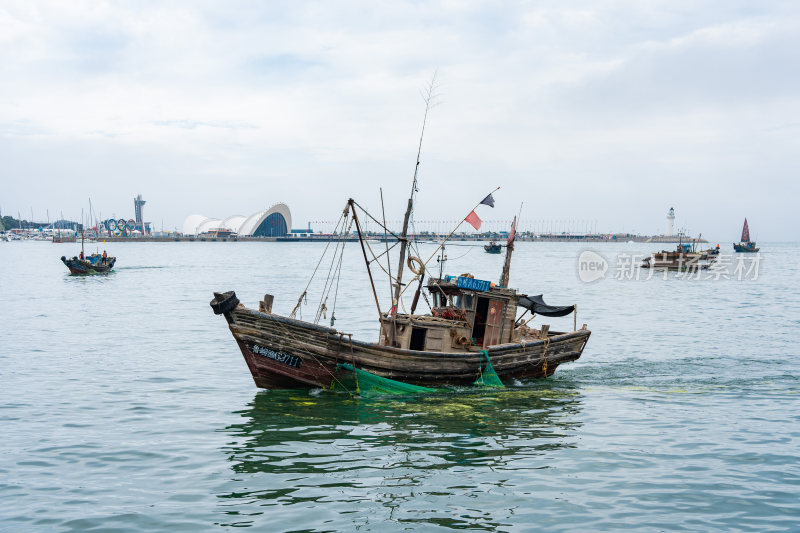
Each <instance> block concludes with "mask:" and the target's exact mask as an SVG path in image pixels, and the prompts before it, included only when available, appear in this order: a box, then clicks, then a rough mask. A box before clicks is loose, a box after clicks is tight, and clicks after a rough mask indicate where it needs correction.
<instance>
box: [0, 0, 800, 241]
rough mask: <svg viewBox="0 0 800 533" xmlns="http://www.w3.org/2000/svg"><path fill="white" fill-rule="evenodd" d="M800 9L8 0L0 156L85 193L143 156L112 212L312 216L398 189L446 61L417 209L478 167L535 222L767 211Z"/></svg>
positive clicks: (10, 171)
mask: <svg viewBox="0 0 800 533" xmlns="http://www.w3.org/2000/svg"><path fill="white" fill-rule="evenodd" d="M799 22H800V14H798V10H797V9H796V8H794V6H793V4H791V3H782V2H760V3H758V4H754V3H752V2H738V1H733V2H722V1H719V2H711V3H707V4H703V5H697V4H696V3H694V2H675V1H672V2H648V3H641V2H634V1H629V2H618V1H616V2H611V1H599V2H597V1H595V2H588V1H586V2H577V3H572V4H571V5H570V6H568V7H565V6H563V4H562V3H560V2H541V3H537V4H535V5H532V4H529V3H525V2H519V3H507V4H505V5H504V8H503V9H502V10H499V9H497V7H496V5H492V4H490V3H485V2H478V1H475V2H450V1H442V2H393V3H390V4H380V5H379V4H374V3H369V2H340V3H335V4H333V3H311V2H286V3H277V2H270V3H264V4H260V3H252V2H226V3H224V4H216V3H203V2H200V3H192V4H186V3H181V2H160V3H155V4H138V3H132V4H127V3H117V2H92V3H86V4H80V3H77V4H76V3H66V4H64V3H60V2H18V3H14V2H10V3H9V2H7V3H5V4H4V7H3V8H2V9H0V44H2V46H0V116H2V117H3V122H2V123H0V138H2V139H4V143H5V144H6V147H7V149H6V156H8V158H7V159H5V161H6V162H7V167H6V170H5V171H4V172H5V175H6V177H9V176H12V175H13V176H16V177H17V179H16V180H15V182H14V183H25V180H20V179H19V177H20V176H31V175H33V174H35V175H36V178H37V179H38V180H42V181H44V182H46V183H47V184H48V187H46V188H47V189H51V190H53V191H58V190H59V189H60V188H61V187H63V186H64V185H63V183H69V188H71V189H75V188H79V189H80V188H84V189H86V191H87V192H90V191H91V190H95V189H96V188H97V187H98V183H103V180H102V179H101V178H102V177H104V176H105V175H107V174H108V172H109V166H113V161H114V158H115V154H117V157H118V159H119V160H120V161H130V160H137V157H144V158H147V159H146V160H145V161H138V163H137V164H136V165H134V166H133V167H129V168H128V169H126V175H129V178H128V181H129V182H132V183H136V184H137V185H138V186H139V187H141V186H143V185H147V186H148V187H150V189H149V190H140V189H139V188H137V189H136V191H130V192H129V193H126V194H125V195H123V196H124V198H123V199H121V200H120V202H121V203H122V205H121V206H120V207H119V208H115V209H122V208H123V207H124V208H127V204H128V203H129V199H128V196H132V195H133V194H134V192H142V193H144V194H145V196H146V197H147V198H150V199H152V200H150V201H149V203H148V209H149V212H150V213H157V212H158V211H159V210H163V213H164V214H165V216H167V217H174V218H176V220H174V221H172V222H169V223H168V225H170V224H171V225H173V226H174V225H179V224H180V222H181V221H182V216H183V214H188V213H190V212H194V211H202V212H221V213H225V212H234V211H248V210H254V209H256V208H258V207H260V206H261V204H259V205H256V206H252V205H248V206H241V205H236V202H237V201H241V200H240V199H241V198H242V197H247V198H248V199H251V201H253V202H261V203H262V204H269V203H271V202H272V201H273V199H274V196H275V195H280V196H281V198H280V199H282V200H285V201H287V202H288V203H289V204H290V205H291V206H292V208H293V210H294V211H295V218H296V219H297V220H298V221H302V220H304V219H313V218H315V217H314V216H313V214H314V213H316V212H319V211H321V210H324V209H328V204H329V203H330V198H331V196H333V195H337V194H338V195H341V196H342V197H345V196H346V195H347V194H351V193H349V192H347V191H367V190H372V189H375V190H376V188H377V187H378V186H381V185H383V186H384V187H386V188H387V190H389V189H391V190H392V191H395V190H396V194H397V195H405V194H407V192H406V191H405V189H407V181H408V180H409V178H410V172H409V167H410V166H412V164H413V157H414V155H415V153H416V142H417V140H418V136H419V128H420V125H421V124H420V123H421V115H422V103H421V99H420V97H419V90H420V89H421V88H422V87H423V86H424V85H425V83H426V81H427V80H428V79H429V78H430V76H431V74H432V73H433V71H434V70H435V69H437V68H438V69H439V72H440V77H439V80H440V82H441V87H440V92H441V103H442V105H440V106H439V107H437V108H436V109H435V110H434V111H433V113H432V115H431V120H430V122H429V126H428V130H427V132H426V142H425V147H424V151H423V174H422V176H421V178H422V186H423V191H424V193H425V194H430V195H431V196H430V198H441V197H443V196H444V195H447V196H448V197H449V198H451V199H452V201H450V202H447V203H446V205H442V202H440V201H438V200H436V201H431V202H430V203H429V204H427V205H428V207H425V206H426V203H425V202H426V200H425V195H424V194H423V195H421V197H420V202H421V203H420V209H422V208H423V207H425V208H430V209H434V210H436V211H438V212H441V216H442V218H453V217H455V216H457V214H458V213H460V211H459V210H460V209H461V208H462V204H463V205H466V204H470V203H471V201H472V200H471V196H470V194H469V193H470V191H472V190H473V189H476V188H480V187H483V186H485V184H486V182H487V181H491V182H493V183H494V182H497V183H498V184H502V185H503V186H504V189H503V190H504V191H505V190H508V191H517V192H516V193H514V194H513V195H512V196H513V197H515V198H521V199H525V200H526V203H527V204H528V205H531V206H534V205H535V206H536V207H535V209H536V211H537V212H538V213H541V215H542V216H557V215H556V214H557V213H563V212H565V210H576V211H578V212H581V213H586V214H587V215H590V216H591V218H601V217H603V218H604V219H605V220H606V221H607V225H608V226H609V229H611V228H613V227H619V226H622V225H624V224H629V223H630V222H629V219H631V218H636V219H639V220H642V222H639V223H637V225H639V226H640V227H642V228H645V226H646V224H647V223H648V222H647V221H649V220H652V222H649V223H650V224H652V228H653V229H656V230H657V229H659V228H660V226H661V225H662V224H661V218H663V217H662V215H661V211H663V210H665V209H666V208H668V207H669V205H673V204H678V205H676V208H678V211H679V213H685V212H687V211H688V210H689V209H695V210H696V215H695V216H696V218H697V220H698V221H699V222H698V226H704V227H709V228H714V231H720V232H722V231H724V228H723V227H722V224H720V223H718V222H717V221H716V219H715V216H714V215H712V214H710V213H709V212H708V210H707V209H704V207H703V201H707V198H709V197H713V198H714V199H715V202H716V203H717V205H725V206H726V209H729V210H731V211H735V212H736V218H739V214H740V213H739V212H740V211H741V210H743V209H749V210H752V209H754V208H753V207H752V204H750V205H748V203H747V202H741V201H740V199H739V196H738V195H739V191H741V189H742V188H745V187H747V186H748V183H752V180H753V179H754V177H755V176H758V179H759V180H760V183H762V185H763V186H762V187H761V188H760V189H758V190H756V191H754V192H753V193H752V194H753V195H755V197H756V198H758V200H759V201H762V202H764V203H765V204H767V203H769V202H770V201H771V200H772V199H774V198H775V197H776V196H779V197H782V196H783V195H781V193H780V192H779V191H787V190H788V191H796V190H797V189H796V185H794V169H796V168H797V164H798V155H797V154H798V150H797V143H798V133H799V131H798V129H797V128H793V127H790V126H791V125H792V124H796V123H797V120H795V118H792V117H796V116H797V114H798V111H800V101H798V96H797V95H798V94H800V92H798V88H800V87H798V83H799V79H798V78H799V75H798V73H797V69H795V68H793V65H795V64H797V50H800V46H799V45H800V42H798V41H799V40H800V32H798V31H797V28H798V27H799V26H800V24H799ZM787 125H788V126H787ZM9 146H13V147H16V151H15V152H10V151H9V150H8V147H9ZM67 146H69V147H70V148H69V149H66V148H65V147H67ZM71 150H77V153H74V154H72V153H71V152H70V151H71ZM41 153H47V154H48V155H49V158H50V159H56V158H62V161H60V162H59V161H57V160H54V161H52V162H51V164H49V165H43V163H42V161H37V160H36V157H37V156H36V155H35V154H41ZM98 154H102V156H101V157H99V159H98V161H102V164H100V163H98V164H97V165H93V164H92V163H91V158H92V157H97V155H98ZM73 157H78V158H80V159H81V161H82V163H81V164H80V165H79V166H80V172H77V169H76V170H75V171H74V173H72V174H69V172H71V171H70V170H69V169H70V168H75V167H73V166H72V163H69V162H70V161H73ZM30 158H33V159H30ZM59 163H63V164H59ZM60 169H63V170H60ZM131 169H136V171H137V172H141V173H143V174H148V175H155V176H158V179H154V180H152V183H151V182H150V180H149V178H147V177H146V176H141V177H139V178H137V177H136V176H134V175H132V174H130V172H132V170H131ZM156 169H157V170H156ZM167 170H169V172H168V171H167ZM65 173H66V175H65ZM65 177H66V178H68V179H65ZM215 179H216V180H220V179H231V180H232V185H231V186H232V187H233V188H234V190H233V192H232V193H231V198H230V199H227V198H220V197H216V198H211V199H206V198H204V195H205V196H208V193H207V192H206V191H207V189H205V190H203V189H202V188H201V189H200V190H199V191H195V189H194V188H195V187H196V184H197V183H198V182H202V183H213V182H214V180H215ZM164 183H169V184H170V186H169V187H163V188H162V187H161V186H162V185H163V184H164ZM292 183H303V184H304V185H303V187H302V188H297V187H292V186H291V184H292ZM643 183H656V184H658V186H655V187H654V186H643V185H642V184H643ZM400 184H402V186H401V185H400ZM237 188H238V190H236V189H237ZM691 188H694V190H695V191H697V190H699V191H700V192H699V193H698V194H700V195H702V196H703V198H698V199H697V201H695V200H690V199H689V198H690V197H692V195H690V194H685V193H683V192H679V191H686V190H690V189H691ZM187 190H188V191H191V192H190V193H187ZM309 191H310V192H309ZM454 191H457V192H454ZM543 191H548V193H547V195H546V200H543V196H542V192H543ZM481 192H482V189H481ZM315 193H316V194H315ZM40 194H41V193H40V191H39V190H33V189H28V188H26V187H23V186H19V185H16V186H15V187H14V188H13V190H12V191H11V196H10V199H9V200H6V202H8V201H11V202H18V203H20V205H23V206H26V205H29V204H32V203H35V202H36V201H38V200H41V201H42V202H44V201H50V202H52V201H56V200H48V199H46V198H44V197H42V196H40ZM65 194H66V195H68V194H69V192H63V193H57V192H56V193H54V197H55V198H56V199H58V201H62V199H63V198H64V197H65V196H64V195H65ZM454 194H455V196H454ZM85 195H86V194H85V193H84V192H81V198H82V197H83V196H85ZM373 196H377V195H373ZM468 196H469V198H470V199H467V197H468ZM462 197H463V198H462ZM109 198H110V197H109ZM704 198H705V200H704ZM462 199H463V201H462ZM76 201H78V200H76ZM79 201H82V200H79ZM108 201H109V202H110V201H112V200H110V199H109V200H108ZM203 202H209V203H213V202H216V203H219V202H229V204H230V205H217V206H211V208H209V207H208V206H205V205H198V204H201V203H203ZM633 202H635V203H636V204H637V205H640V206H645V207H643V208H642V209H641V210H639V208H635V209H633V211H631V207H630V205H631V204H632V203H633ZM681 202H683V206H681V205H680V204H681ZM401 203H402V202H401ZM662 204H663V205H662ZM401 207H402V206H401ZM336 209H338V206H337V207H336ZM655 211H657V214H653V213H654V212H655ZM433 216H434V215H431V216H430V217H428V218H433ZM761 216H763V217H764V219H765V220H770V222H768V223H767V224H765V226H769V227H770V228H771V230H773V231H774V232H775V233H776V234H780V232H781V231H784V230H782V229H781V228H782V227H784V226H785V224H784V223H783V222H780V223H779V221H778V220H777V219H775V218H774V215H773V214H772V213H771V210H768V209H765V210H764V212H763V213H762V215H761ZM795 216H796V215H795ZM726 223H727V222H726ZM698 229H699V228H698ZM643 230H644V229H643Z"/></svg>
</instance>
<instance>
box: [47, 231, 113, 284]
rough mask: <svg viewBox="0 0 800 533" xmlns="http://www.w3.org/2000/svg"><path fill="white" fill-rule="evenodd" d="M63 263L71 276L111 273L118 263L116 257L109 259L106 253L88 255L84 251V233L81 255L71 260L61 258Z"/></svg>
mask: <svg viewBox="0 0 800 533" xmlns="http://www.w3.org/2000/svg"><path fill="white" fill-rule="evenodd" d="M61 262H62V263H64V264H65V265H66V266H67V268H68V269H69V271H70V274H104V273H106V272H110V271H111V269H112V268H114V263H116V262H117V258H116V257H108V256H107V255H106V253H105V251H104V252H103V253H102V254H91V255H88V256H87V255H86V254H85V251H84V239H83V232H81V253H80V255H77V256H74V257H72V258H71V259H67V258H66V257H65V256H63V255H62V256H61Z"/></svg>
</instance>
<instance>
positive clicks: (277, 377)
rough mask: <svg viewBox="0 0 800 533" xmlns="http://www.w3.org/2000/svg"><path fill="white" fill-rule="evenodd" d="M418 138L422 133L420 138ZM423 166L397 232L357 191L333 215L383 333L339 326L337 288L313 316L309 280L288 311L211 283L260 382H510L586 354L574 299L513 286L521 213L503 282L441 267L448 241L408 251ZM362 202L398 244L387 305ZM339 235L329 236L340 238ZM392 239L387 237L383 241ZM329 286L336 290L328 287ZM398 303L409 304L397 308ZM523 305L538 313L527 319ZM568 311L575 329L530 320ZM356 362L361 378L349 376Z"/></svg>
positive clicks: (273, 385)
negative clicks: (353, 248)
mask: <svg viewBox="0 0 800 533" xmlns="http://www.w3.org/2000/svg"><path fill="white" fill-rule="evenodd" d="M426 116H427V109H426ZM423 132H424V122H423ZM421 145H422V138H420V147H421ZM418 168H419V153H418V154H417V165H416V166H415V172H414V180H413V183H412V188H411V191H412V192H411V196H410V198H409V200H408V207H407V211H406V214H405V220H404V223H403V229H402V232H401V234H400V235H398V234H396V233H393V232H391V231H390V230H389V229H388V228H387V227H386V222H385V220H384V222H383V224H382V225H381V224H380V222H379V220H378V218H377V217H374V216H372V215H371V214H369V213H367V212H366V210H365V209H364V208H363V207H361V206H360V205H358V203H357V202H355V201H354V200H353V199H352V198H351V199H349V200H348V202H347V205H346V207H345V209H344V210H343V212H342V215H341V217H340V219H339V223H338V224H337V227H341V228H342V234H349V233H350V231H349V228H351V227H354V228H355V231H356V233H357V236H358V241H359V243H360V250H361V252H362V253H363V256H364V261H365V263H366V269H367V274H368V277H369V282H370V285H371V287H372V293H373V296H374V303H375V306H376V307H377V319H378V324H377V326H378V327H379V334H378V340H377V342H367V341H362V340H356V339H353V337H352V334H349V333H346V332H343V331H339V330H337V329H335V328H334V327H333V326H334V320H335V313H336V309H335V305H336V296H334V295H331V300H328V298H327V297H324V298H321V299H320V304H319V306H318V308H317V312H316V317H315V319H314V321H313V322H311V321H308V320H302V319H298V318H296V316H295V314H296V312H297V311H298V310H299V309H300V310H301V306H302V305H303V302H304V301H307V294H306V291H305V290H304V291H303V292H302V294H301V295H300V298H299V299H298V302H297V305H296V306H295V307H294V310H293V311H292V312H291V313H290V314H289V316H283V315H280V314H277V313H275V312H273V309H272V308H273V300H274V298H273V296H272V295H271V294H267V295H265V296H264V299H263V300H262V301H260V302H259V303H258V308H257V309H254V308H248V307H246V306H244V305H243V304H241V303H240V301H239V299H238V298H237V296H236V293H235V292H234V291H228V292H215V293H214V298H213V300H211V302H210V305H211V308H212V310H213V311H214V314H217V315H222V316H224V318H225V320H226V322H227V325H228V328H229V330H230V332H231V334H232V335H233V338H234V339H235V340H236V343H237V345H238V346H239V349H240V351H241V353H242V355H243V356H244V359H245V362H246V363H247V367H248V369H249V371H250V373H251V375H252V377H253V381H254V382H255V384H256V386H257V387H261V388H266V389H297V388H324V389H337V388H340V387H344V389H345V390H348V391H349V392H351V393H352V391H353V390H355V391H356V392H358V393H359V394H363V388H364V386H365V384H364V382H363V379H362V380H361V381H360V383H361V385H360V386H361V389H359V388H358V387H359V378H358V376H359V375H361V376H362V377H363V376H364V375H367V374H368V375H369V376H373V377H377V378H381V379H382V380H383V382H384V383H386V382H387V380H388V382H391V384H392V388H394V390H398V389H404V388H407V387H408V386H412V385H413V386H417V387H446V386H462V385H472V384H476V385H477V384H479V383H482V382H486V379H485V378H486V377H487V375H489V374H491V375H492V376H493V379H494V380H497V381H496V383H499V385H497V384H495V385H490V386H502V382H506V383H510V382H511V381H512V380H515V379H524V378H543V377H547V376H550V375H552V374H553V372H554V371H555V370H556V368H557V367H558V366H559V365H561V364H564V363H567V362H569V361H575V360H576V359H578V358H579V357H580V356H581V354H582V353H583V349H584V347H585V346H586V343H587V341H588V340H589V336H590V334H591V332H590V331H589V330H588V329H587V327H586V324H584V325H583V327H582V328H580V329H578V327H577V318H576V317H575V313H576V306H574V305H567V306H551V305H547V304H546V303H545V302H544V299H543V297H542V295H538V296H527V295H525V294H520V293H518V292H517V291H516V290H515V289H512V288H509V287H508V280H509V270H510V265H511V257H512V252H513V250H514V238H515V235H516V217H515V219H514V223H513V225H512V228H511V233H510V237H509V241H508V245H507V246H506V256H505V262H504V266H503V270H502V274H501V276H500V280H499V282H498V283H493V282H490V281H488V280H482V279H476V278H475V277H474V276H473V275H471V274H468V273H464V274H461V275H459V276H451V275H444V274H443V273H442V269H443V263H444V261H445V260H446V256H445V255H444V252H443V250H442V248H443V246H444V242H442V243H441V244H439V247H438V248H437V250H436V252H434V254H433V255H431V257H430V258H429V259H428V261H423V260H422V259H421V258H419V257H416V256H412V255H410V254H411V252H412V250H413V249H414V248H413V247H412V246H413V242H411V243H410V242H409V241H412V238H410V237H409V233H408V228H409V218H410V216H411V213H412V209H413V203H414V196H415V191H416V189H417V172H416V169H418ZM481 204H483V205H488V206H490V207H493V206H494V199H493V198H492V195H491V194H489V195H488V196H487V197H486V198H484V199H483V200H482V201H481V202H480V203H479V204H478V205H476V207H475V208H477V207H478V206H480V205H481ZM357 208H358V209H357ZM475 208H473V210H472V211H471V212H470V214H469V215H468V216H467V217H465V218H464V219H463V220H462V221H461V222H460V223H459V226H460V225H461V224H462V223H464V222H468V223H470V224H472V225H473V226H474V227H475V229H476V230H477V229H479V227H480V222H481V221H480V219H479V218H478V216H477V215H476V213H475ZM358 212H363V213H366V215H367V216H368V217H369V218H370V219H371V220H373V221H374V222H377V223H378V224H379V226H380V227H381V228H382V230H383V231H384V232H385V235H387V236H388V235H391V236H392V237H393V239H391V240H392V241H393V242H394V243H395V244H396V245H398V246H399V248H400V250H399V263H398V265H397V268H396V269H395V268H391V267H390V268H389V270H388V271H387V274H388V276H389V279H388V281H389V285H390V287H391V293H392V300H391V302H390V303H389V308H388V309H384V308H382V306H381V302H380V300H379V298H378V293H377V290H376V287H375V281H374V279H373V275H372V271H371V269H370V266H371V265H374V262H375V261H376V260H377V259H378V257H377V256H375V254H374V252H373V250H372V248H371V247H370V246H367V244H366V239H367V237H366V235H365V234H364V233H363V232H362V226H361V222H360V216H359V215H358V214H357V213H358ZM459 226H456V229H454V230H453V232H452V233H451V234H450V235H452V234H454V233H455V231H456V230H457V229H458V227H459ZM333 237H334V236H332V238H331V242H334V241H335V239H334V238H333ZM388 241H389V239H388V237H387V241H386V246H387V251H388V249H389V248H388V247H389V242H388ZM392 246H394V245H392ZM326 249H327V248H326ZM341 249H342V250H343V249H344V247H343V246H342V247H341ZM337 250H338V248H337ZM440 250H442V255H441V256H440V259H441V261H440V266H439V269H440V272H439V275H438V276H428V277H427V284H425V283H424V280H425V278H426V274H427V271H426V267H425V265H426V264H427V263H428V262H430V261H431V260H432V258H433V257H434V255H435V254H436V253H437V252H438V251H440ZM324 253H325V252H323V259H324V258H325V255H324ZM337 253H341V252H338V251H334V252H333V254H334V255H333V263H332V264H334V265H335V264H338V265H341V264H342V263H341V255H339V256H338V258H337V255H336V254H337ZM407 253H408V254H409V255H408V256H407ZM368 254H373V259H370V258H368ZM381 255H384V254H381ZM385 255H386V259H384V261H388V253H385ZM437 261H438V260H437ZM321 262H322V259H320V263H321ZM387 266H388V263H387ZM372 268H374V266H373V267H372ZM381 268H382V269H383V268H384V267H381ZM404 269H407V270H410V271H411V273H412V274H414V278H412V279H411V281H408V282H404V281H403V272H404ZM334 270H335V269H334ZM315 272H316V269H315ZM337 276H338V274H336V272H335V271H334V276H333V279H331V277H330V275H329V279H328V280H327V281H326V286H327V287H333V285H334V283H335V284H336V287H337V291H338V286H339V283H338V277H337ZM312 280H313V274H312ZM309 286H311V282H309ZM423 287H424V288H425V289H427V292H428V293H429V294H430V298H428V297H425V298H424V299H425V302H426V304H427V305H429V306H430V309H431V312H430V313H429V314H418V313H416V312H415V311H416V308H417V304H418V303H419V302H420V298H419V297H420V295H421V292H422V290H423ZM306 289H308V286H307V287H306ZM406 289H412V290H411V292H413V293H414V296H413V302H412V303H411V305H410V308H409V311H407V312H406V311H405V308H404V307H403V299H402V295H403V293H404V292H405V290H406ZM413 289H416V290H415V291H414V290H413ZM328 293H329V294H330V290H329V291H328ZM337 295H338V298H339V300H342V299H344V298H346V295H343V294H341V293H338V292H337ZM323 296H324V294H323ZM325 302H327V304H326V303H325ZM331 302H332V305H333V306H334V307H333V308H330V309H329V308H328V307H327V305H328V304H331ZM519 308H521V309H523V310H524V311H523V312H522V313H521V316H517V309H519ZM400 309H403V310H404V312H400ZM326 312H327V313H329V314H330V327H327V326H325V325H320V324H319V322H320V319H321V318H322V317H323V316H327V315H325V313H326ZM301 313H302V310H301ZM527 313H532V314H531V316H530V317H527V319H526V314H527ZM569 314H573V331H563V332H557V331H550V326H549V325H548V324H542V325H540V326H539V327H538V328H534V327H528V324H529V323H530V321H531V319H532V318H533V316H535V315H539V316H545V317H563V316H567V315H569ZM354 372H355V376H356V379H355V380H353V379H352V377H353V375H354ZM361 373H367V374H361ZM498 378H499V379H498ZM398 382H399V383H398ZM347 383H355V384H354V385H349V386H348V385H345V384H347ZM382 386H384V385H382ZM352 387H355V388H352ZM423 390H426V391H427V390H430V389H423Z"/></svg>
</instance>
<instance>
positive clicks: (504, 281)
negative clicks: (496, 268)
mask: <svg viewBox="0 0 800 533" xmlns="http://www.w3.org/2000/svg"><path fill="white" fill-rule="evenodd" d="M516 238H517V217H514V222H513V223H512V224H511V238H509V239H508V243H507V244H506V261H505V263H503V273H502V274H500V286H501V287H508V276H509V272H510V270H511V252H513V251H514V239H516Z"/></svg>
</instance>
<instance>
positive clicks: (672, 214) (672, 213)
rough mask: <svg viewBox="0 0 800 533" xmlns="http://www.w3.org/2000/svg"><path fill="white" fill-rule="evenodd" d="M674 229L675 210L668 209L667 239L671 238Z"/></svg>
mask: <svg viewBox="0 0 800 533" xmlns="http://www.w3.org/2000/svg"><path fill="white" fill-rule="evenodd" d="M674 227H675V209H673V208H672V207H670V208H669V213H667V233H666V235H667V237H672V229H673V228H674Z"/></svg>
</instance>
